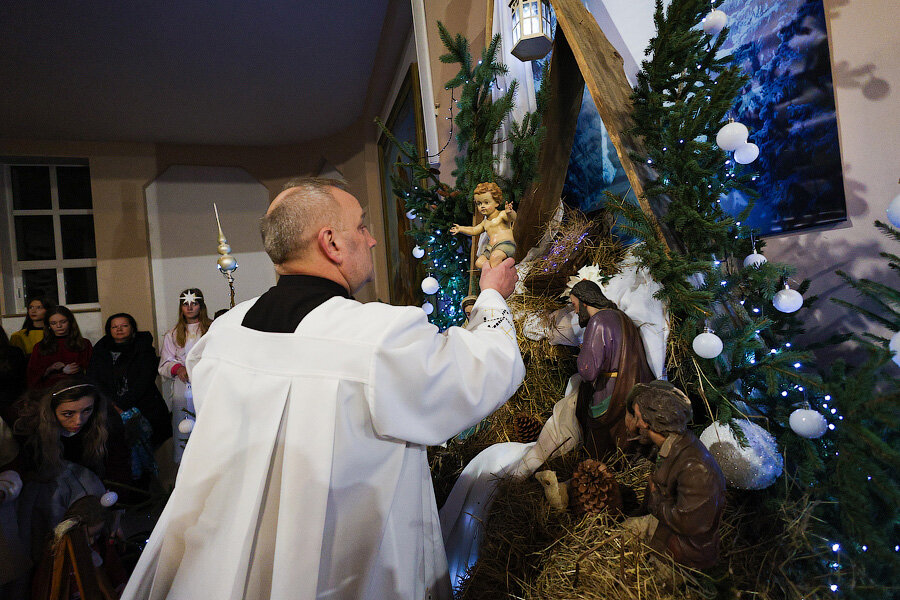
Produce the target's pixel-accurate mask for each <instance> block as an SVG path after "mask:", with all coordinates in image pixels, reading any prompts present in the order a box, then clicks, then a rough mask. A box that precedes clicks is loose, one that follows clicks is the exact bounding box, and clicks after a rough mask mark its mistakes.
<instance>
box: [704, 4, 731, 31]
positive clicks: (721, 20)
mask: <svg viewBox="0 0 900 600" xmlns="http://www.w3.org/2000/svg"><path fill="white" fill-rule="evenodd" d="M700 23H701V24H702V26H703V33H708V34H709V35H719V32H720V31H722V30H723V29H725V26H726V25H728V15H727V14H725V13H724V12H723V11H721V10H718V9H716V10H713V11H710V12H709V14H707V15H706V16H705V17H703V20H702V21H700Z"/></svg>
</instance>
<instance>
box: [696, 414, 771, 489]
mask: <svg viewBox="0 0 900 600" xmlns="http://www.w3.org/2000/svg"><path fill="white" fill-rule="evenodd" d="M732 423H733V424H734V426H735V427H739V428H740V429H741V431H742V432H743V434H744V437H745V438H746V439H747V445H746V446H744V445H743V444H741V442H740V441H738V439H737V438H736V436H735V435H734V432H733V431H732V429H731V427H729V426H728V425H727V424H724V423H719V422H718V421H716V422H714V423H713V424H712V425H710V426H709V427H707V428H706V429H704V430H703V433H701V434H700V441H701V442H703V444H704V445H705V446H706V447H707V448H709V453H710V454H712V455H713V458H715V459H716V462H717V463H719V468H720V469H722V474H723V475H724V476H725V480H726V481H727V482H728V485H730V486H731V487H735V488H738V489H742V490H761V489H763V488H767V487H769V486H770V485H772V483H774V482H775V479H776V478H778V476H779V475H781V471H782V469H783V468H784V458H783V457H782V456H781V454H779V452H778V445H777V444H776V443H775V438H774V437H772V434H771V433H769V432H768V431H766V430H765V429H763V428H762V427H760V426H759V425H757V424H755V423H751V422H750V421H748V420H747V419H736V420H734V421H733V422H732Z"/></svg>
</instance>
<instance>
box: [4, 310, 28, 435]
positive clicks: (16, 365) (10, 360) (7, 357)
mask: <svg viewBox="0 0 900 600" xmlns="http://www.w3.org/2000/svg"><path fill="white" fill-rule="evenodd" d="M27 365H28V361H27V360H25V353H24V352H22V349H21V348H18V347H16V346H13V345H12V344H10V343H9V339H7V337H6V332H5V331H3V328H2V327H0V418H4V419H6V420H7V423H8V422H9V419H10V418H11V414H12V412H11V410H10V409H11V407H12V404H13V402H15V401H16V399H17V398H18V397H19V396H20V395H21V394H22V392H24V391H25V367H26V366H27Z"/></svg>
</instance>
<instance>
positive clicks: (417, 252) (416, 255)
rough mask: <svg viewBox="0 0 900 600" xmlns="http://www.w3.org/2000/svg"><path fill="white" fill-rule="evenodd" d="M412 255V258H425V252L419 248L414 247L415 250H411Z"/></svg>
mask: <svg viewBox="0 0 900 600" xmlns="http://www.w3.org/2000/svg"><path fill="white" fill-rule="evenodd" d="M412 255H413V258H422V257H423V256H425V250H423V249H422V248H421V247H419V246H416V247H415V248H413V249H412Z"/></svg>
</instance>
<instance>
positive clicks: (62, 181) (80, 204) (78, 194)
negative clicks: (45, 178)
mask: <svg viewBox="0 0 900 600" xmlns="http://www.w3.org/2000/svg"><path fill="white" fill-rule="evenodd" d="M56 188H57V190H58V191H59V207H60V208H92V207H93V203H92V202H91V172H90V169H88V168H87V167H56Z"/></svg>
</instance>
